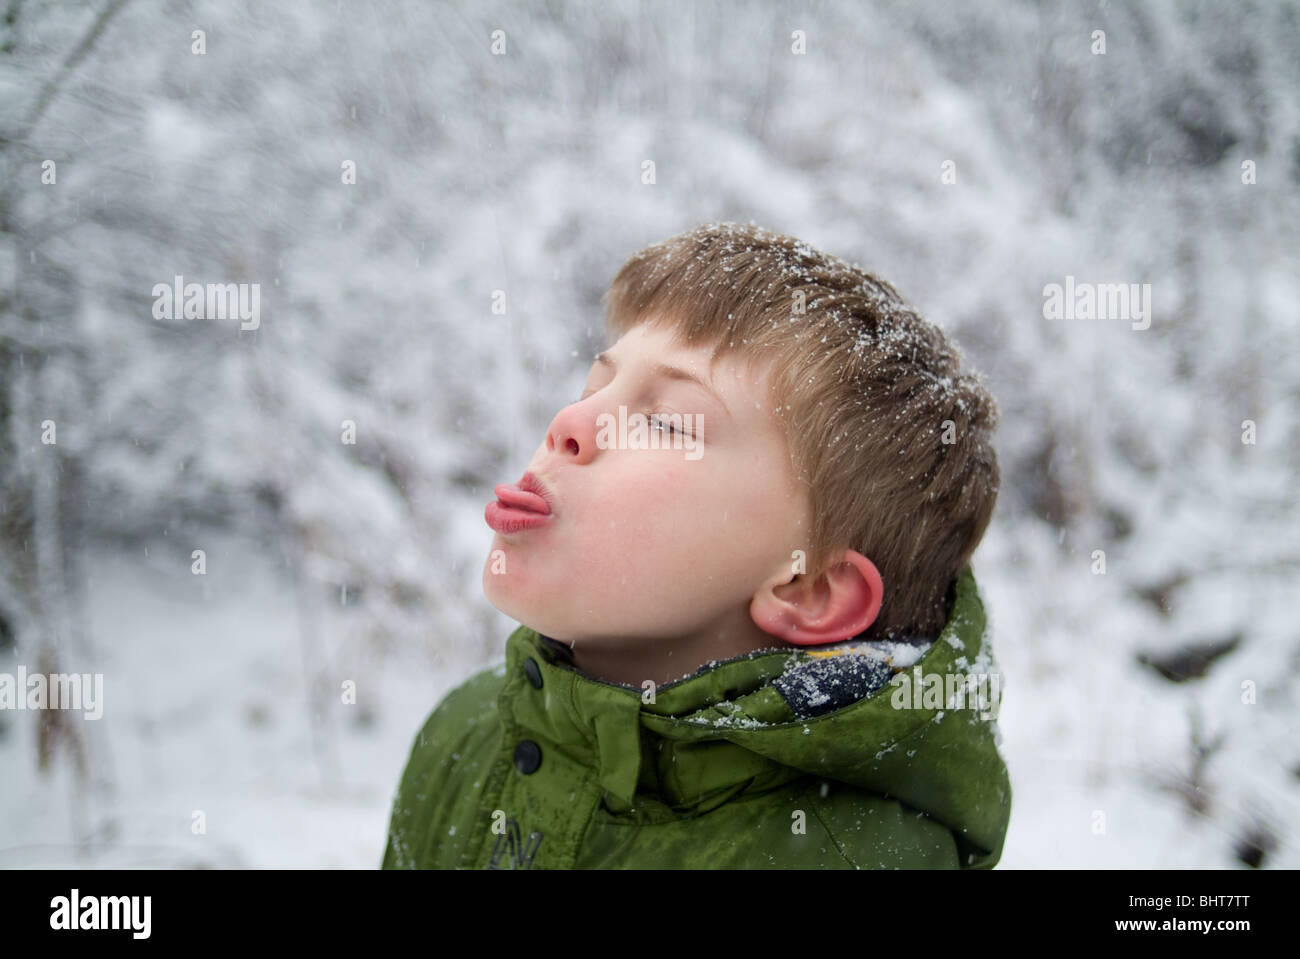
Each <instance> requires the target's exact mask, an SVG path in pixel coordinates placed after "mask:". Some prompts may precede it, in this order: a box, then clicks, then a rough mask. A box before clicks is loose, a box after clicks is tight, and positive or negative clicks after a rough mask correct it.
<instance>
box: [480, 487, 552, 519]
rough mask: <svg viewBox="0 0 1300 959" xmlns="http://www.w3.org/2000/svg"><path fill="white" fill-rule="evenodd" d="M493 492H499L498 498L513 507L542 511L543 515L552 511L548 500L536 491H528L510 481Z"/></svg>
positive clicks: (535, 511)
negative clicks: (547, 502)
mask: <svg viewBox="0 0 1300 959" xmlns="http://www.w3.org/2000/svg"><path fill="white" fill-rule="evenodd" d="M493 492H495V493H496V494H497V499H499V500H500V501H501V502H502V503H504V504H505V505H506V506H509V507H511V508H513V509H522V510H527V511H528V512H530V513H541V514H542V515H546V514H548V513H550V511H551V508H550V507H549V506H547V505H546V500H544V499H542V498H541V497H540V496H538V495H537V494H536V493H526V492H524V491H523V490H521V489H520V488H519V487H518V486H513V485H511V484H509V483H502V484H501V485H500V486H497V487H496V488H495V489H494V490H493Z"/></svg>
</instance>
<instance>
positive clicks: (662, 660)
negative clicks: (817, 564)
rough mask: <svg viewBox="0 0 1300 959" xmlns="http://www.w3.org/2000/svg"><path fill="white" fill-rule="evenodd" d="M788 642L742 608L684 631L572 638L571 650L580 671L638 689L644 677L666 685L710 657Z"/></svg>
mask: <svg viewBox="0 0 1300 959" xmlns="http://www.w3.org/2000/svg"><path fill="white" fill-rule="evenodd" d="M565 645H570V644H568V643H566V644H565ZM787 645H788V644H786V643H784V642H783V641H782V640H780V639H778V638H777V637H775V636H772V635H770V634H768V633H765V632H763V631H762V630H761V629H759V628H758V627H757V626H755V625H754V621H753V620H752V619H750V617H749V614H748V610H742V611H741V614H740V615H739V616H735V617H731V618H729V619H727V620H724V621H722V622H719V623H714V624H712V625H710V626H709V627H707V628H705V629H702V630H699V631H698V632H694V633H689V634H686V635H681V636H672V637H667V638H665V637H661V636H653V637H652V636H644V637H637V636H622V637H617V638H614V637H603V638H602V639H601V641H599V642H584V641H583V640H576V641H575V642H573V643H572V645H571V647H570V648H571V649H572V660H573V665H574V667H575V668H576V669H578V671H579V672H582V673H584V674H586V675H587V676H590V677H592V678H593V679H599V680H602V681H603V682H607V683H621V684H623V685H626V686H633V687H636V688H642V687H643V685H644V683H645V682H646V680H651V681H652V682H654V684H655V685H656V686H664V685H667V684H668V683H670V682H674V681H676V680H679V679H681V678H682V677H683V676H687V675H689V674H691V673H693V672H695V671H696V670H697V669H699V668H700V667H701V666H704V665H706V664H707V663H709V662H711V661H713V660H719V661H721V660H724V659H732V658H734V657H736V656H743V655H745V654H746V653H751V652H754V651H755V650H759V649H773V648H785V647H787Z"/></svg>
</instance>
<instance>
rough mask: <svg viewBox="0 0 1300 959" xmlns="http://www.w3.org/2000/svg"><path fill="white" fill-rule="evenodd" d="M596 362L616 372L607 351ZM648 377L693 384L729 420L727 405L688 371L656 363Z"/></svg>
mask: <svg viewBox="0 0 1300 959" xmlns="http://www.w3.org/2000/svg"><path fill="white" fill-rule="evenodd" d="M596 362H597V363H599V364H601V365H602V366H608V367H609V368H610V369H611V370H613V371H614V372H617V371H618V364H617V363H615V362H614V358H613V357H612V356H610V355H609V351H608V350H602V351H601V352H600V353H597V354H596ZM650 375H651V376H658V377H661V378H663V379H666V380H680V381H682V382H684V383H694V384H695V385H696V386H698V387H700V388H701V389H703V390H704V392H706V393H708V394H709V395H710V396H711V397H713V399H714V400H715V401H716V402H717V404H718V405H719V406H721V407H722V412H723V413H724V414H725V415H726V417H727V419H728V420H730V419H731V411H730V410H729V409H727V404H726V403H724V402H723V401H722V397H721V396H719V395H718V394H717V393H715V392H714V390H713V387H711V386H709V384H708V383H706V382H704V380H702V379H700V378H699V377H698V376H696V375H695V374H694V373H691V372H689V371H688V370H683V369H681V368H680V367H677V366H669V365H668V364H667V363H656V364H654V366H652V367H650Z"/></svg>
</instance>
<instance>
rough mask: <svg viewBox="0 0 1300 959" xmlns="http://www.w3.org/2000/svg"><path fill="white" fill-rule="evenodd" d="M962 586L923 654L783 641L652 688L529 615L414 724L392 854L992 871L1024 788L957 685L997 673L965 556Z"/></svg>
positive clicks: (611, 863) (459, 862)
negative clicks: (531, 624) (488, 663)
mask: <svg viewBox="0 0 1300 959" xmlns="http://www.w3.org/2000/svg"><path fill="white" fill-rule="evenodd" d="M949 597H950V603H951V605H950V607H949V610H950V612H949V618H948V622H947V624H946V625H945V626H944V628H943V630H942V632H941V633H940V635H939V636H938V637H937V638H936V640H935V641H934V642H933V643H930V644H928V645H927V646H924V647H923V648H924V652H923V653H921V654H920V658H919V659H917V658H916V655H917V652H916V650H915V648H914V649H913V652H912V655H911V658H912V659H914V660H915V662H914V663H913V664H912V665H911V666H905V667H899V666H898V665H897V662H896V661H895V660H901V661H903V662H904V663H906V661H907V659H908V657H907V655H906V654H905V653H904V654H903V655H901V656H895V657H894V658H892V659H886V660H882V659H881V657H880V650H884V649H890V650H892V651H893V652H894V653H898V652H900V650H901V647H902V646H903V644H876V647H875V648H876V650H877V658H875V659H870V658H867V657H863V656H853V655H842V656H840V655H828V654H827V653H828V650H820V651H808V650H805V649H802V648H794V647H786V648H783V649H779V650H761V651H758V652H756V653H751V654H748V655H745V656H741V657H737V658H735V659H730V660H726V661H723V662H716V663H710V664H708V665H707V666H705V667H702V668H701V669H700V670H698V671H697V672H696V673H694V674H692V675H691V676H689V677H687V678H685V679H682V680H678V681H675V682H673V683H670V684H667V685H665V686H661V687H659V688H658V689H657V690H653V696H652V695H651V692H650V691H642V690H639V689H633V688H632V687H626V686H621V685H615V684H612V683H606V682H602V681H599V680H596V679H593V678H591V677H588V676H586V675H584V674H582V673H580V672H578V671H577V670H576V669H575V668H574V667H573V666H572V665H571V664H570V662H569V660H568V657H567V655H566V653H567V652H568V647H567V646H565V645H563V644H561V643H557V642H555V641H554V640H552V639H550V638H549V637H545V636H541V635H539V634H538V633H537V632H535V631H534V630H532V629H529V628H527V627H523V626H521V627H520V628H519V629H517V630H515V632H514V633H512V634H511V635H510V637H509V639H508V640H507V643H506V657H505V663H504V665H498V666H496V667H493V668H489V669H485V670H483V671H482V672H480V673H478V674H476V675H475V676H473V677H472V678H471V679H469V680H468V681H467V682H465V683H464V684H462V685H461V686H459V687H458V688H456V689H454V690H452V691H451V692H450V693H448V694H447V696H446V697H445V698H444V699H443V701H442V702H441V703H440V704H439V705H438V707H437V708H436V709H434V710H433V712H432V714H431V715H430V716H429V718H428V719H427V721H426V722H425V723H424V726H423V728H422V729H421V730H420V732H419V734H418V735H417V736H416V737H415V742H414V746H413V748H412V750H411V755H410V759H409V761H408V762H407V765H406V769H405V771H404V772H403V774H402V778H401V783H400V785H399V786H398V790H397V794H396V797H395V800H394V803H393V808H392V818H391V822H390V826H389V835H388V843H387V846H386V848H385V850H384V856H383V866H382V867H383V868H385V869H413V868H421V869H424V868H489V869H491V868H506V869H509V868H533V869H543V868H545V869H574V868H576V869H612V868H645V869H755V868H796V869H798V868H809V869H847V868H856V869H894V868H922V869H955V868H969V869H987V868H991V867H993V866H994V865H995V864H996V863H997V861H998V859H999V857H1000V856H1001V854H1002V844H1003V839H1004V838H1005V835H1006V830H1007V822H1008V819H1009V817H1010V812H1011V784H1010V781H1009V779H1008V775H1007V768H1006V765H1005V763H1004V762H1003V759H1002V756H1001V755H1000V753H999V750H998V742H999V740H1000V736H999V734H998V731H997V724H996V714H997V709H998V705H999V701H1000V700H999V697H998V696H997V695H992V696H985V697H984V698H977V697H976V696H975V695H973V694H971V695H966V696H963V695H961V693H960V689H961V687H959V686H957V685H956V679H957V677H958V676H961V675H962V674H970V675H972V676H976V675H994V676H996V675H997V674H996V672H995V670H996V667H995V665H994V663H993V660H992V652H991V649H990V647H989V643H988V638H987V637H986V635H985V615H984V607H983V604H982V602H981V601H980V597H979V594H978V592H977V590H976V585H975V579H974V575H973V573H972V572H971V570H970V568H969V567H967V568H966V569H964V570H963V571H962V573H961V575H960V576H959V577H958V578H957V580H956V581H955V583H954V586H953V589H952V590H951V591H950V593H949ZM841 645H843V644H841ZM882 662H883V663H884V665H883V666H882ZM932 674H938V675H937V676H933V675H932ZM948 674H952V675H951V678H947V677H948ZM972 688H973V687H972ZM983 688H984V689H985V691H986V692H993V691H994V687H993V686H992V685H991V684H990V685H987V686H985V687H983ZM998 690H1000V684H998ZM953 693H956V695H952V694H953ZM651 698H653V702H649V701H643V700H649V699H651ZM954 704H955V705H956V707H957V708H953V707H954ZM917 707H919V708H917Z"/></svg>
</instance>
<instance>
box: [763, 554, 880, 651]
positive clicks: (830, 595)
mask: <svg viewBox="0 0 1300 959" xmlns="http://www.w3.org/2000/svg"><path fill="white" fill-rule="evenodd" d="M883 599H884V583H883V582H882V580H881V578H880V571H879V570H877V569H876V564H875V563H873V562H871V560H869V559H867V558H866V557H865V556H863V555H862V554H861V553H858V552H856V551H854V550H851V549H850V550H846V551H845V552H844V554H843V556H842V557H841V558H840V559H839V560H838V561H837V562H836V563H835V564H834V565H832V566H831V568H830V569H828V570H826V572H824V573H822V574H821V575H820V576H818V577H817V579H816V580H815V581H813V582H809V581H808V579H807V577H803V578H802V579H801V578H800V577H799V576H794V577H793V578H791V577H789V575H788V574H784V575H782V576H780V577H778V578H776V579H774V580H771V581H769V582H767V583H765V584H764V585H763V587H762V589H760V590H759V591H758V592H757V593H755V594H754V599H753V601H752V602H751V603H750V604H749V615H750V617H751V618H752V619H753V620H754V623H755V625H757V626H758V628H759V629H761V630H763V632H765V633H770V634H771V635H773V636H777V637H779V638H781V639H784V640H785V641H786V642H788V643H794V644H795V645H796V646H821V645H823V644H825V643H838V642H840V641H841V640H845V639H852V638H853V637H854V636H856V635H858V633H860V632H862V631H863V630H864V629H866V628H867V627H868V626H870V625H871V624H872V623H874V622H875V621H876V617H877V616H878V615H880V604H881V602H882V600H883Z"/></svg>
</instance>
